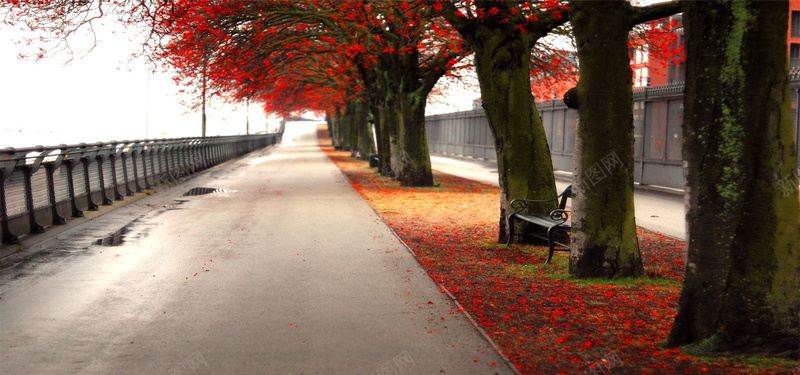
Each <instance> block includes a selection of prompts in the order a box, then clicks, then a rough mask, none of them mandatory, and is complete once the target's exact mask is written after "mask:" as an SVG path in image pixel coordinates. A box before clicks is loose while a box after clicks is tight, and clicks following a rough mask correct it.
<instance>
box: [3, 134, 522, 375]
mask: <svg viewBox="0 0 800 375" xmlns="http://www.w3.org/2000/svg"><path fill="white" fill-rule="evenodd" d="M314 129H315V128H314V125H313V124H308V123H293V124H290V125H289V126H288V127H287V133H286V134H285V136H284V143H283V144H282V145H280V146H278V147H277V148H273V149H269V150H264V151H259V152H256V153H253V154H251V155H248V156H246V157H244V158H242V159H239V160H236V161H233V162H230V163H228V164H225V165H222V166H218V167H216V168H214V169H212V170H210V171H208V172H206V173H204V174H203V175H201V176H199V177H196V178H194V179H192V180H190V181H189V182H188V183H187V184H185V185H181V186H175V187H173V188H171V189H162V190H161V191H159V192H158V193H157V194H154V195H151V196H148V197H146V198H144V199H140V200H139V201H137V202H135V203H132V204H129V205H127V206H125V207H122V208H119V209H116V210H114V211H111V212H109V213H107V214H105V215H103V216H102V217H100V218H96V219H94V220H93V221H90V222H87V223H86V224H85V225H80V226H76V227H74V228H71V229H69V230H65V231H63V232H61V233H59V234H57V235H55V236H53V237H52V238H49V239H47V240H45V241H43V242H41V243H40V244H38V245H36V246H35V247H34V248H32V249H30V250H29V251H27V252H25V253H21V254H15V255H13V256H11V257H8V258H6V259H4V261H5V263H4V264H3V265H2V267H1V268H2V269H1V270H0V373H2V374H77V373H83V374H373V373H377V374H383V373H387V374H424V373H440V371H443V372H444V373H449V374H494V373H499V374H509V373H514V372H513V371H512V369H511V367H510V366H508V365H507V363H506V362H504V359H503V358H502V357H501V356H500V355H499V354H498V353H497V352H496V351H495V350H494V349H493V348H492V346H491V345H490V343H489V342H488V341H487V340H486V339H485V338H484V337H483V336H482V335H481V334H480V333H479V331H478V330H477V329H476V328H475V327H474V325H473V324H472V323H471V322H470V320H469V319H468V317H467V316H466V315H464V314H462V313H461V312H458V307H457V306H456V305H455V304H454V303H453V302H452V301H451V300H450V299H449V298H448V296H447V295H446V294H444V293H442V292H440V290H439V287H438V286H437V285H436V284H435V283H434V282H433V281H431V279H430V278H429V277H428V275H427V274H426V273H425V272H424V270H423V269H422V267H420V266H419V264H418V263H417V262H416V260H415V259H414V258H413V257H412V255H411V254H410V253H409V251H408V250H407V248H406V247H404V245H403V244H402V243H401V242H400V241H399V240H398V239H397V238H396V237H395V236H394V234H393V233H392V232H391V231H390V230H389V229H388V228H387V227H386V225H385V224H384V223H383V222H382V221H381V220H380V218H379V217H378V216H377V215H376V214H375V213H374V211H373V210H372V209H371V208H370V207H369V206H368V205H367V204H366V203H365V202H364V200H363V199H362V198H361V196H359V195H358V194H357V193H356V192H355V191H354V190H353V189H352V187H351V186H350V184H349V183H348V181H347V180H346V178H345V177H344V176H343V175H342V174H341V172H340V171H339V170H338V169H337V168H336V167H335V166H334V165H333V163H331V162H330V161H329V160H328V159H327V157H326V156H325V155H324V154H323V153H322V152H321V151H320V150H319V148H318V147H317V146H316V139H315V132H314ZM194 187H208V188H215V189H223V190H225V192H216V193H212V194H206V195H197V196H182V195H183V193H185V192H187V191H188V190H189V189H190V188H194ZM106 236H107V238H105V240H104V237H106ZM96 241H99V242H105V243H107V244H112V243H117V246H103V245H97V244H95V242H96Z"/></svg>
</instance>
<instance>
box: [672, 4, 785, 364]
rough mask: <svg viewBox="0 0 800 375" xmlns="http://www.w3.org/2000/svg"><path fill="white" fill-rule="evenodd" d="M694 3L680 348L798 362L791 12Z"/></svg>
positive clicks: (689, 18) (689, 7)
mask: <svg viewBox="0 0 800 375" xmlns="http://www.w3.org/2000/svg"><path fill="white" fill-rule="evenodd" d="M683 4H684V5H683V6H684V22H685V25H686V51H687V56H686V57H687V63H688V65H687V72H686V97H685V102H686V111H685V119H684V125H683V127H684V130H683V134H684V137H685V140H684V145H683V155H684V160H685V164H684V165H685V176H686V189H687V194H688V197H687V204H688V212H687V221H688V225H687V229H688V236H689V238H688V250H687V264H686V277H685V281H684V287H683V291H682V293H681V298H680V305H679V310H678V315H677V316H676V318H675V324H674V326H673V328H672V331H671V332H670V336H669V339H668V345H669V346H673V347H674V346H683V345H691V346H690V347H689V349H694V351H695V352H697V353H719V352H725V353H746V354H771V355H781V356H792V355H793V356H794V357H795V358H796V357H798V355H799V354H800V353H798V352H800V218H798V217H799V216H800V202H799V201H800V199H799V198H798V194H797V191H796V190H794V189H792V191H791V192H787V191H782V190H781V187H782V186H783V185H782V184H781V182H782V181H785V180H784V179H786V178H787V176H791V175H792V171H793V170H794V169H795V168H797V156H796V155H795V153H794V150H795V144H794V138H793V136H794V135H793V131H792V122H791V121H792V113H791V104H790V98H791V96H790V93H789V82H788V63H787V53H786V51H787V46H786V37H787V35H786V25H787V24H788V5H787V3H786V2H769V1H765V2H761V1H751V2H730V1H727V2H705V1H696V2H695V1H688V2H685V3H683ZM794 183H795V186H796V181H795V182H794ZM690 351H691V350H690Z"/></svg>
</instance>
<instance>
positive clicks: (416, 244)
mask: <svg viewBox="0 0 800 375" xmlns="http://www.w3.org/2000/svg"><path fill="white" fill-rule="evenodd" d="M319 134H320V143H321V147H322V148H323V150H324V151H325V152H326V153H327V154H328V156H329V157H330V158H331V160H333V161H334V162H335V163H336V164H337V165H338V166H339V168H340V169H341V170H342V171H343V172H344V173H345V174H346V175H347V177H348V178H349V179H350V181H351V183H352V185H353V187H354V188H355V189H356V190H357V191H358V192H359V193H360V194H361V195H362V196H363V197H364V199H365V200H366V201H367V202H369V204H370V205H371V206H372V207H373V208H374V209H375V211H376V212H377V213H378V214H379V215H380V216H381V217H382V218H383V220H384V221H385V222H386V223H387V224H388V225H389V226H390V227H391V228H392V229H393V230H394V231H395V232H396V233H397V234H398V235H399V236H400V238H401V239H402V240H403V241H404V242H405V243H406V244H407V245H408V246H409V247H410V248H411V250H412V251H413V253H414V254H415V255H416V257H417V259H418V261H419V263H420V264H421V265H422V266H423V267H424V268H425V269H426V270H427V272H428V273H429V274H430V276H431V278H433V280H434V281H435V282H436V283H438V284H440V285H441V286H442V287H443V288H445V289H446V290H448V291H450V292H451V293H452V294H453V295H454V296H455V297H456V298H457V299H458V301H459V303H460V304H461V305H462V306H463V307H464V308H465V309H466V310H467V311H468V312H469V314H470V315H472V317H473V318H474V319H475V320H476V321H477V322H478V324H479V325H480V326H481V327H482V328H483V330H484V331H485V332H486V333H487V334H488V335H489V336H490V337H491V338H492V339H493V340H494V341H495V342H496V343H497V344H498V345H499V346H500V348H501V349H502V351H503V353H504V354H505V355H506V356H507V357H508V358H509V359H510V360H511V361H512V362H513V363H514V364H515V365H516V366H517V368H518V369H519V370H520V372H522V373H525V374H700V373H705V374H786V375H788V374H791V373H792V371H793V369H794V368H795V367H796V366H797V365H798V364H797V363H792V362H786V361H777V360H760V359H755V360H754V359H747V360H745V359H720V358H715V359H712V358H703V359H701V358H695V357H692V356H687V355H684V354H682V353H681V351H680V350H665V349H663V348H662V347H661V345H662V343H663V341H664V340H665V339H666V337H667V334H668V333H669V329H670V326H671V324H672V321H673V319H674V318H675V313H676V311H677V303H678V296H679V292H680V286H681V279H682V275H683V263H684V262H683V256H682V249H683V247H684V243H683V242H681V241H678V240H675V239H672V238H669V237H666V236H663V235H659V234H656V233H651V232H647V231H643V230H640V231H639V241H640V245H641V250H642V255H643V257H644V262H645V268H646V271H647V273H648V275H650V276H651V277H650V278H646V279H639V280H619V281H615V282H609V281H604V280H590V281H581V280H575V279H571V278H570V277H569V276H568V275H567V264H568V261H567V254H566V253H563V252H562V253H559V252H557V253H556V256H555V257H554V262H553V264H548V265H545V264H543V262H544V259H545V257H546V254H547V249H546V248H545V247H540V246H531V245H512V246H510V247H507V246H504V245H499V244H498V243H497V237H496V233H497V231H498V218H499V203H498V200H499V189H498V188H496V187H493V186H489V185H484V184H480V183H477V182H473V181H470V180H466V179H462V178H458V177H454V176H450V175H446V174H441V173H437V172H434V179H435V181H437V182H438V184H439V186H437V187H434V188H402V187H400V186H399V183H397V182H394V181H391V180H390V179H389V178H386V177H383V176H380V175H379V174H378V173H377V171H376V169H374V168H373V169H370V168H369V167H368V163H367V162H365V161H358V160H355V159H352V158H350V157H349V156H350V153H349V152H342V151H334V150H333V148H332V147H330V146H329V145H330V140H329V139H328V138H327V136H326V134H327V132H325V131H322V130H320V133H319ZM443 292H444V290H443Z"/></svg>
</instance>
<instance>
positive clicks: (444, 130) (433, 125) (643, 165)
mask: <svg viewBox="0 0 800 375" xmlns="http://www.w3.org/2000/svg"><path fill="white" fill-rule="evenodd" d="M791 87H792V112H793V114H794V127H795V137H796V142H795V144H796V145H797V147H798V149H797V154H798V159H800V132H799V131H798V119H800V116H798V108H799V107H800V105H798V102H800V95H798V91H799V90H800V71H793V72H792V75H791ZM536 107H537V108H538V110H539V115H540V116H541V118H542V123H543V124H544V128H545V131H546V133H547V141H548V144H549V145H550V152H551V155H552V159H553V168H555V169H556V170H561V171H568V172H572V171H573V150H574V147H575V146H574V144H575V126H576V124H577V111H576V110H573V109H568V108H567V107H566V105H564V103H563V102H562V101H560V100H556V101H551V102H539V103H536ZM633 120H634V135H635V145H634V147H635V149H634V150H635V155H634V160H635V170H634V181H635V182H638V183H640V184H643V185H658V186H665V187H671V188H676V189H683V167H682V162H681V161H682V159H681V158H682V156H681V153H682V151H681V147H682V146H681V145H682V143H683V130H682V127H681V126H682V123H683V84H682V83H680V84H675V85H666V86H657V87H647V88H642V89H637V90H634V93H633ZM425 127H426V129H427V136H428V147H429V149H430V151H431V152H432V153H440V154H449V155H457V156H465V157H472V158H480V159H486V160H496V159H497V155H496V154H495V149H494V141H493V139H492V134H491V131H490V130H489V124H488V122H487V119H486V115H485V114H484V112H483V109H478V110H472V111H464V112H456V113H448V114H443V115H434V116H428V117H426V118H425Z"/></svg>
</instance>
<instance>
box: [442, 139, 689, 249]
mask: <svg viewBox="0 0 800 375" xmlns="http://www.w3.org/2000/svg"><path fill="white" fill-rule="evenodd" d="M431 165H432V167H433V169H435V170H437V171H440V172H444V173H447V174H451V175H454V176H459V177H463V178H467V179H471V180H474V181H478V182H482V183H484V184H489V185H494V186H498V185H499V183H498V175H497V163H495V162H491V161H486V160H476V159H467V158H458V157H452V156H444V155H432V156H431ZM570 178H571V176H569V175H568V174H559V175H557V178H556V188H557V189H558V191H563V190H564V188H566V187H567V185H569V184H570ZM633 203H634V209H635V210H636V224H637V225H638V226H640V227H642V228H644V229H647V230H650V231H654V232H658V233H661V234H665V235H667V236H670V237H674V238H678V239H681V240H686V218H685V208H684V202H683V195H682V194H676V193H675V192H672V191H667V190H666V189H665V190H660V189H657V188H652V187H644V188H643V187H637V188H636V190H635V192H634V197H633Z"/></svg>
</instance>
